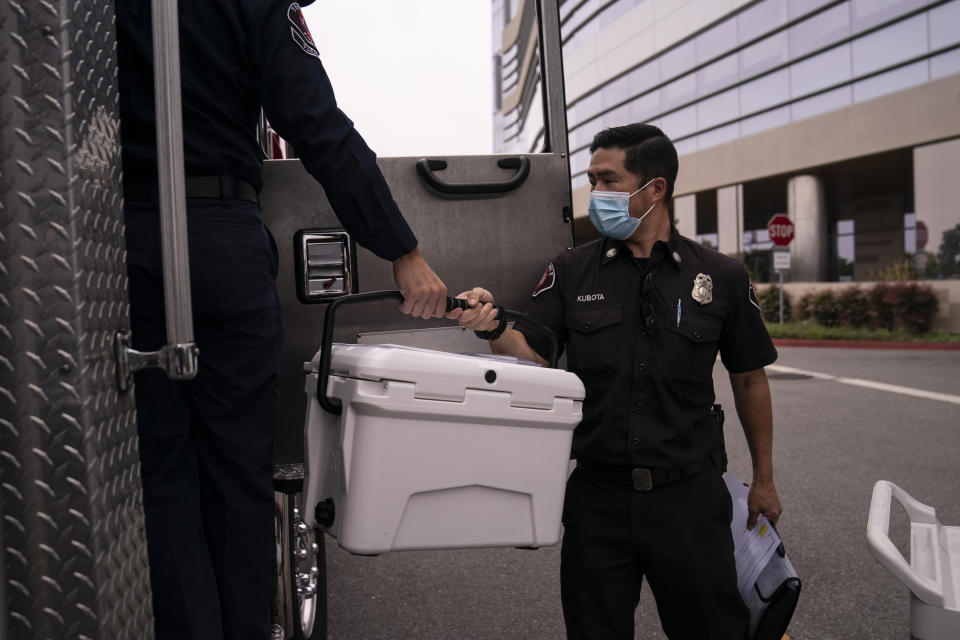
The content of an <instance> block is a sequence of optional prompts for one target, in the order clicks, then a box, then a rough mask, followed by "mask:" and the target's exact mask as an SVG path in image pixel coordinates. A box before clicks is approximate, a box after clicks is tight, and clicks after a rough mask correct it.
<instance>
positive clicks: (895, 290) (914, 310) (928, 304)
mask: <svg viewBox="0 0 960 640" xmlns="http://www.w3.org/2000/svg"><path fill="white" fill-rule="evenodd" d="M886 299H887V300H888V301H889V303H890V304H891V305H892V306H893V309H894V314H895V315H896V318H897V320H899V321H900V322H901V323H902V324H903V327H904V328H905V329H906V330H907V331H909V332H910V333H913V334H918V333H926V332H927V331H929V330H930V325H932V324H933V319H934V317H936V315H937V309H938V308H939V306H940V302H939V301H938V300H937V295H936V294H935V293H934V292H933V288H932V287H931V286H930V285H920V284H917V283H915V282H909V283H898V284H894V285H892V286H891V287H890V291H889V292H888V293H887V296H886Z"/></svg>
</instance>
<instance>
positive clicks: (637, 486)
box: [448, 124, 781, 640]
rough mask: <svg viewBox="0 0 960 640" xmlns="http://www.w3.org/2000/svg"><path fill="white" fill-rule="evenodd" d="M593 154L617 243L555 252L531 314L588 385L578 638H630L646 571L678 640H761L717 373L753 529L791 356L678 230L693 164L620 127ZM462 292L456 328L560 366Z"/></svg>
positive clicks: (570, 586) (572, 548) (577, 491)
mask: <svg viewBox="0 0 960 640" xmlns="http://www.w3.org/2000/svg"><path fill="white" fill-rule="evenodd" d="M590 150H591V153H592V158H591V162H590V168H589V172H588V176H589V178H590V184H591V186H592V193H591V202H590V218H591V221H592V222H593V223H594V225H595V226H596V227H597V228H598V230H599V231H600V232H601V233H602V234H603V235H604V237H603V238H602V239H599V240H595V241H593V242H589V243H586V244H584V245H581V246H578V247H576V248H574V249H570V250H567V251H565V252H563V253H562V254H560V255H559V256H557V258H556V259H555V260H554V261H553V262H552V263H551V264H550V265H549V266H548V267H547V269H546V271H545V273H544V275H543V277H542V278H541V280H540V282H539V284H538V285H537V286H536V288H535V290H534V291H533V297H532V300H531V304H530V308H529V309H528V313H529V315H530V316H532V317H533V318H535V319H537V320H539V321H540V322H542V323H544V324H546V325H547V326H549V327H550V328H551V329H552V330H553V331H554V333H555V334H556V335H557V336H558V338H559V339H560V342H561V344H563V345H564V346H565V348H566V352H567V361H568V369H569V370H570V371H572V372H574V373H576V374H577V375H579V376H580V378H581V379H582V380H583V382H584V385H585V387H586V390H587V393H586V399H585V400H584V406H583V421H582V422H581V423H580V425H578V426H577V428H576V430H575V431H574V435H573V450H572V457H574V458H576V459H577V467H576V469H575V471H574V472H573V474H572V475H571V476H570V479H569V481H568V483H567V491H566V497H565V500H564V515H563V522H564V536H563V544H562V548H561V594H562V602H563V612H564V619H565V622H566V627H567V635H568V638H571V639H577V640H579V639H584V638H590V639H599V638H603V639H608V638H609V639H623V640H626V639H632V638H633V637H634V633H633V632H634V612H635V609H636V606H637V604H638V602H639V597H640V585H641V579H642V578H643V577H644V576H646V578H647V581H648V583H649V584H650V586H651V589H652V591H653V594H654V597H655V599H656V602H657V610H658V612H659V615H660V620H661V624H662V625H663V629H664V631H665V633H666V634H667V636H668V637H669V638H671V640H677V639H680V638H688V639H691V640H692V639H696V640H705V639H710V638H713V639H718V640H745V639H746V637H747V626H748V623H749V612H748V610H747V608H746V606H745V605H744V603H743V601H742V600H741V598H740V594H739V593H738V590H737V573H736V566H735V564H734V558H733V540H732V537H731V532H730V518H731V501H730V496H729V494H728V492H727V489H726V487H725V485H724V483H723V480H722V478H721V477H720V474H721V470H722V469H723V468H724V467H725V464H726V454H725V452H724V447H723V435H722V412H720V411H719V408H718V407H714V404H713V403H714V399H715V396H714V389H713V377H712V372H713V367H714V362H715V360H716V356H717V353H718V351H719V353H720V356H721V358H722V360H723V364H724V366H725V367H726V368H727V370H728V371H729V375H730V382H731V385H732V388H733V395H734V399H735V403H736V409H737V413H738V416H739V417H740V421H741V423H742V424H743V428H744V433H745V435H746V439H747V443H748V445H749V448H750V453H751V456H752V459H753V483H752V485H751V487H750V494H749V509H750V516H749V523H748V524H749V526H750V527H751V528H752V527H753V525H754V524H755V522H756V518H757V514H758V513H763V514H764V515H765V516H766V517H767V518H769V519H770V520H771V521H773V522H775V521H776V520H777V518H778V517H779V515H780V512H781V507H780V501H779V498H778V497H777V492H776V489H775V487H774V483H773V461H772V441H773V436H772V429H773V418H772V409H771V401H770V391H769V386H768V383H767V378H766V374H765V372H764V369H763V367H765V366H766V365H768V364H770V363H772V362H773V361H774V360H775V359H776V351H775V349H774V347H773V344H772V342H771V340H770V337H769V335H768V334H767V331H766V328H765V327H764V324H763V321H762V318H761V315H760V308H759V306H758V305H757V301H756V297H755V295H754V293H753V288H752V285H751V283H750V281H749V279H748V277H747V274H746V272H745V270H744V268H743V267H742V265H740V264H739V263H738V262H737V261H736V260H734V259H732V258H728V257H726V256H723V255H721V254H719V253H717V252H715V251H712V250H710V249H707V248H704V247H702V246H701V245H699V244H697V243H695V242H693V241H691V240H689V239H687V238H684V237H682V236H680V235H679V234H678V233H677V231H676V229H675V228H674V227H673V225H672V224H671V221H670V214H669V211H668V209H667V204H668V203H669V201H670V198H671V196H672V194H673V186H674V181H675V179H676V175H677V168H678V163H677V154H676V150H675V149H674V147H673V144H672V143H671V142H670V141H669V139H668V138H667V137H666V136H665V135H664V134H663V132H662V131H660V130H659V129H658V128H656V127H653V126H650V125H645V124H636V125H628V126H624V127H616V128H612V129H607V130H604V131H602V132H600V133H599V134H597V136H596V137H595V138H594V140H593V144H592V145H591V147H590ZM460 297H465V298H468V299H469V300H470V302H471V306H472V308H471V309H469V310H467V311H463V312H461V311H459V310H457V311H453V312H451V313H449V314H448V317H451V318H457V319H458V320H459V321H460V323H461V324H462V325H464V326H466V327H468V328H471V329H474V330H475V331H477V332H478V336H479V337H482V338H486V339H489V340H491V342H490V345H491V348H492V350H493V351H494V352H495V353H509V354H512V355H516V356H519V357H523V358H527V359H530V360H534V361H539V362H541V363H544V364H545V363H546V360H545V358H544V356H543V355H542V354H546V353H548V352H549V347H548V345H547V344H546V343H545V341H544V340H543V339H542V337H540V336H538V334H537V333H535V332H534V331H532V330H530V329H529V328H528V327H526V326H524V324H523V322H522V321H520V322H518V323H517V324H516V325H515V329H512V330H508V329H506V322H505V320H502V319H498V318H497V313H496V310H495V309H494V308H493V307H492V306H491V304H490V303H492V302H493V295H492V294H491V293H490V292H488V291H486V290H484V289H480V288H477V289H473V290H472V291H469V292H465V293H463V294H460ZM474 305H475V306H474Z"/></svg>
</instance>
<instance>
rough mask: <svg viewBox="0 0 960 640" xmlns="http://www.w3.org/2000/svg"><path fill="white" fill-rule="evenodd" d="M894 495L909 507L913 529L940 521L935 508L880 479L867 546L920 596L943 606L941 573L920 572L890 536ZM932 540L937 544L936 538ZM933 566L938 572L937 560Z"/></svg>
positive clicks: (871, 506) (879, 560)
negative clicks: (916, 526)
mask: <svg viewBox="0 0 960 640" xmlns="http://www.w3.org/2000/svg"><path fill="white" fill-rule="evenodd" d="M893 498H896V499H897V502H899V503H900V504H901V505H902V506H903V508H904V509H905V510H906V512H907V516H908V517H909V518H910V524H911V529H912V527H913V525H914V524H928V525H931V524H932V525H939V524H940V523H939V521H938V520H937V512H936V509H934V508H933V507H930V506H927V505H925V504H923V503H921V502H918V501H917V500H915V499H914V498H913V497H912V496H911V495H910V494H908V493H907V492H906V491H904V490H903V489H901V488H900V487H898V486H897V485H895V484H893V483H892V482H888V481H886V480H879V481H878V482H877V483H876V484H875V485H873V497H872V499H871V501H870V515H869V516H868V518H867V547H868V548H869V549H870V553H871V554H873V557H874V558H876V560H877V562H879V563H880V564H882V565H883V566H885V567H886V568H887V569H888V570H889V571H890V573H892V574H893V575H894V576H896V577H897V578H898V579H899V580H900V581H901V582H902V583H903V584H904V585H906V586H907V588H908V589H910V591H912V592H913V594H914V595H916V596H917V597H918V598H919V599H920V600H922V601H923V602H926V603H928V604H932V605H935V606H939V607H942V606H943V603H944V600H943V587H942V584H941V582H940V580H939V575H935V576H934V578H933V579H931V578H929V577H926V576H923V575H920V573H918V572H917V570H916V569H914V568H913V567H912V566H911V565H910V563H909V562H907V561H906V559H905V558H904V557H903V554H901V553H900V551H899V550H898V549H897V547H896V546H895V545H894V544H893V542H892V541H891V540H890V506H891V504H892V502H893ZM912 538H913V531H912V530H911V539H912ZM933 542H934V545H936V539H935V538H934V541H933ZM934 551H936V550H934ZM932 568H933V573H934V574H938V573H939V569H938V567H937V563H936V562H934V563H933V567H932Z"/></svg>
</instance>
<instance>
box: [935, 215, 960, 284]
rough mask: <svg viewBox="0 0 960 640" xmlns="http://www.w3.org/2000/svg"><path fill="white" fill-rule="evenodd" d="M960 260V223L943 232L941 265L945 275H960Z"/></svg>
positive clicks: (949, 276) (947, 276) (950, 276)
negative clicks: (959, 262)
mask: <svg viewBox="0 0 960 640" xmlns="http://www.w3.org/2000/svg"><path fill="white" fill-rule="evenodd" d="M958 261H960V224H957V226H955V227H954V228H953V229H950V230H949V231H944V232H943V241H942V242H941V243H940V266H941V267H942V268H943V277H945V278H953V277H956V276H960V264H958Z"/></svg>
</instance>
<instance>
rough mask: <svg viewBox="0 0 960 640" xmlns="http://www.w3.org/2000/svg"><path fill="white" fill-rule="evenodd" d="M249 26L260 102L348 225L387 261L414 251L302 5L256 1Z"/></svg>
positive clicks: (412, 240) (410, 235)
mask: <svg viewBox="0 0 960 640" xmlns="http://www.w3.org/2000/svg"><path fill="white" fill-rule="evenodd" d="M254 6H255V7H256V8H255V9H253V10H252V12H251V14H250V20H249V23H248V28H247V33H248V34H249V40H248V48H249V51H250V56H251V63H252V64H253V66H254V67H255V69H256V79H255V81H256V90H257V93H258V97H259V99H260V104H261V105H262V106H263V110H264V112H265V113H266V115H267V119H268V120H269V121H270V124H271V126H273V128H274V129H276V131H277V133H279V134H280V135H281V136H282V137H283V138H284V139H285V140H288V141H290V142H291V143H292V144H293V147H294V149H296V151H297V154H298V155H299V156H300V159H301V161H302V162H303V164H304V166H305V167H306V168H307V171H309V172H310V174H311V175H313V177H314V178H316V179H317V181H318V182H320V184H321V185H323V189H324V191H325V192H326V195H327V199H328V200H330V204H331V205H332V206H333V209H334V211H335V212H336V214H337V217H338V218H339V219H340V222H341V223H343V226H344V227H345V228H346V230H347V231H348V232H349V233H350V234H351V235H352V236H353V237H354V238H355V239H356V241H357V242H358V243H360V245H362V246H364V247H366V248H367V249H369V250H370V251H372V252H373V253H375V254H377V255H378V256H380V257H381V258H383V259H385V260H395V259H397V258H399V257H400V256H402V255H405V254H407V253H409V252H410V251H412V250H413V249H414V248H415V247H416V246H417V239H416V237H415V236H414V234H413V231H411V230H410V227H409V226H408V225H407V222H406V220H404V218H403V215H402V214H401V213H400V209H399V208H398V207H397V204H396V202H394V200H393V196H392V195H391V194H390V189H389V187H388V186H387V182H386V180H385V179H384V177H383V174H382V173H381V172H380V169H379V167H377V162H376V155H375V154H374V153H373V151H371V150H370V148H369V147H368V146H367V144H366V142H364V140H363V138H362V137H361V136H360V134H359V133H357V131H356V129H354V127H353V122H351V121H350V119H349V118H347V116H346V115H345V114H344V113H343V112H342V111H340V109H339V108H338V107H337V102H336V99H335V98H334V94H333V87H332V86H331V84H330V80H329V78H328V77H327V73H326V71H325V70H324V68H323V65H322V64H321V62H320V56H319V53H318V52H317V50H316V47H315V45H314V42H313V39H312V37H310V32H309V30H308V29H307V27H306V23H305V22H302V14H301V12H300V9H299V5H297V4H296V3H291V2H289V1H280V2H278V1H277V0H269V1H267V2H262V3H260V4H256V5H254Z"/></svg>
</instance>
